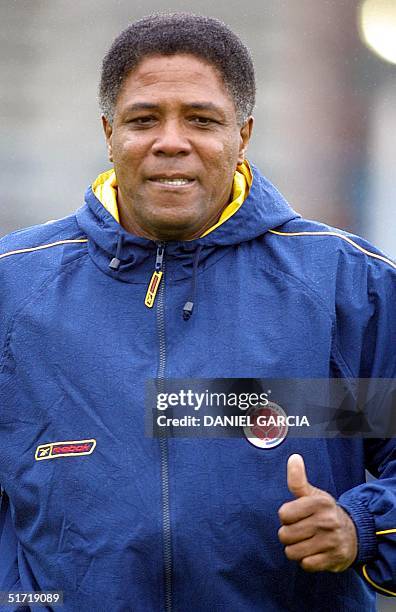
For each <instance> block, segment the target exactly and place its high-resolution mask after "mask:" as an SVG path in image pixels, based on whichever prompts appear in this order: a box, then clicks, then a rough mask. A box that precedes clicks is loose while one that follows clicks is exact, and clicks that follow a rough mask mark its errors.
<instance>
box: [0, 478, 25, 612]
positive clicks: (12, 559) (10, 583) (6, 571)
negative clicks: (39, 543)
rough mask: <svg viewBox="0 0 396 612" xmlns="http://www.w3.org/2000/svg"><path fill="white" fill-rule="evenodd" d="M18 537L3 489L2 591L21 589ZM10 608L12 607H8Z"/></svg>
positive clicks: (0, 513) (0, 521) (0, 528)
mask: <svg viewBox="0 0 396 612" xmlns="http://www.w3.org/2000/svg"><path fill="white" fill-rule="evenodd" d="M17 547H18V543H17V538H16V534H15V530H14V527H13V524H12V519H11V510H10V504H9V499H8V497H7V494H6V493H5V491H4V490H3V489H1V496H0V559H1V563H0V591H12V590H13V591H18V590H20V588H19V586H20V581H19V571H18V562H17ZM8 610H10V608H8Z"/></svg>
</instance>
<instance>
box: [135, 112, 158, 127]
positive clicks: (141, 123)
mask: <svg viewBox="0 0 396 612" xmlns="http://www.w3.org/2000/svg"><path fill="white" fill-rule="evenodd" d="M154 122H155V117H153V116H152V115H144V116H142V117H134V118H133V119H130V120H129V121H128V123H130V124H132V125H133V126H136V127H150V126H151V125H152V124H153V123H154Z"/></svg>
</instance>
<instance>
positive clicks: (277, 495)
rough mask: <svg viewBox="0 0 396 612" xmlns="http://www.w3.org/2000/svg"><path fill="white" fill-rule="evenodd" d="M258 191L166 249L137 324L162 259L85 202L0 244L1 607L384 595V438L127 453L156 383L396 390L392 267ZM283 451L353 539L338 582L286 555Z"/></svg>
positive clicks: (394, 518)
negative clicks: (190, 305) (31, 602)
mask: <svg viewBox="0 0 396 612" xmlns="http://www.w3.org/2000/svg"><path fill="white" fill-rule="evenodd" d="M253 172H254V180H253V185H252V187H251V190H250V194H249V196H248V198H247V200H246V201H245V202H244V204H243V206H242V207H241V208H240V209H239V210H238V211H237V212H236V213H235V214H234V215H233V216H232V217H231V218H230V219H229V220H228V221H227V222H226V223H224V224H223V225H221V226H220V227H219V228H217V229H216V230H215V231H213V232H212V233H210V234H208V235H207V236H206V237H204V238H200V239H197V240H194V241H190V242H169V243H167V244H166V245H165V254H164V258H163V263H162V270H163V272H164V276H163V280H162V283H161V286H160V289H159V293H158V295H157V297H156V301H155V304H154V307H153V308H147V307H146V306H145V304H144V302H145V295H146V290H147V285H148V283H149V281H150V278H151V275H152V272H153V270H154V266H155V261H156V254H157V245H156V244H155V243H153V242H151V241H149V240H146V239H144V238H138V237H135V236H132V235H130V234H128V233H127V232H126V231H124V230H123V229H122V228H121V227H120V226H119V225H118V224H117V222H116V221H115V220H114V219H113V217H112V216H111V215H110V214H109V213H108V212H107V211H106V210H105V208H104V207H103V206H102V204H101V203H100V202H99V201H98V200H97V199H96V197H95V196H94V194H93V192H92V190H91V189H88V191H87V194H86V203H85V205H84V206H83V207H82V208H80V209H79V210H78V211H77V213H76V214H75V215H71V216H69V217H67V218H65V219H61V220H59V221H56V222H52V223H50V224H46V225H42V226H38V227H33V228H30V229H27V230H23V231H20V232H16V233H14V234H12V235H10V236H8V237H6V238H4V239H3V240H1V241H0V316H1V319H0V482H1V485H2V487H3V489H4V491H5V493H6V494H4V495H3V503H2V509H1V514H0V516H1V519H0V590H3V591H4V590H13V591H24V590H42V591H48V590H57V589H61V590H63V592H64V601H65V603H64V608H63V610H64V611H65V612H76V611H77V610H90V611H92V612H96V611H98V612H99V611H103V612H104V611H106V612H107V611H109V610H112V611H113V612H121V611H129V610H131V611H133V612H148V611H153V612H156V611H163V610H164V611H165V610H166V611H167V612H169V611H170V610H172V611H175V612H176V611H177V612H186V611H188V610H191V611H194V612H201V611H213V610H216V611H217V610H219V611H220V610H224V611H227V612H228V611H232V612H258V611H265V612H273V611H274V612H275V611H282V610H291V611H295V612H299V611H303V610H308V609H309V610H315V611H318V610H319V611H326V610H329V611H330V610H332V611H334V610H337V611H342V610H345V611H346V610H347V611H348V612H353V611H356V612H357V611H359V612H361V611H362V610H365V611H368V610H374V609H375V602H374V599H375V590H377V591H378V592H380V593H382V594H387V595H392V594H393V595H395V594H396V446H395V441H394V440H361V439H356V438H354V439H346V438H345V439H333V440H328V439H327V440H326V439H305V440H304V439H296V438H292V437H287V438H286V439H285V440H284V441H283V442H282V443H281V444H280V445H278V446H276V447H274V448H272V449H260V448H257V447H255V446H254V445H252V444H250V443H249V442H248V441H247V440H246V439H244V438H231V439H168V440H165V439H161V440H158V439H154V438H149V437H146V436H145V435H144V381H145V380H146V379H149V378H155V377H157V376H159V377H165V378H187V377H195V378H224V377H230V378H234V377H241V378H307V377H308V378H326V377H329V376H330V377H334V376H336V377H352V378H357V377H385V378H393V377H395V374H396V357H395V346H396V308H395V304H396V300H395V279H396V269H395V264H393V263H392V262H391V261H389V260H387V259H386V257H384V256H383V255H382V254H381V253H380V252H379V251H377V250H376V249H375V248H374V247H372V246H371V245H369V244H367V243H366V242H364V241H363V240H361V239H360V238H357V237H354V236H351V235H348V234H345V233H343V232H341V231H339V230H334V229H332V228H329V227H327V226H324V225H321V224H318V223H315V222H311V221H306V220H303V219H301V218H300V217H299V215H297V214H296V213H295V212H294V211H293V210H292V209H291V208H290V207H289V206H288V204H287V203H286V202H285V201H284V200H283V198H282V197H281V196H280V194H279V193H278V192H277V191H276V190H275V189H274V187H273V186H272V185H271V184H270V183H269V182H268V181H267V180H266V179H264V178H263V177H262V176H261V175H260V173H259V171H258V170H257V169H255V168H254V169H253ZM199 247H200V248H199ZM114 259H117V260H118V261H119V264H120V265H119V266H118V269H115V268H117V265H115V266H114ZM111 261H113V266H112V267H109V263H110V262H111ZM194 262H195V265H196V270H195V272H194V271H193V263H194ZM194 283H195V290H193V285H194ZM194 293H195V297H194V298H193V301H194V312H193V315H192V316H191V318H190V319H189V320H188V321H185V320H183V306H184V304H185V303H186V302H187V301H189V300H191V299H192V295H193V294H194ZM53 443H58V446H57V447H56V448H55V450H54V449H53V448H52V447H51V446H49V445H50V444H53ZM59 443H61V444H60V445H59ZM71 443H74V444H75V446H73V445H72V446H70V444H71ZM76 445H77V447H78V448H77V447H76ZM59 448H60V450H59ZM51 449H52V450H51ZM76 449H77V450H76ZM78 449H79V451H81V452H79V451H78ZM87 449H88V450H87ZM77 451H78V452H77ZM56 452H60V453H63V454H64V456H61V457H59V456H57V457H52V455H53V454H54V453H56ZM294 452H298V453H300V454H302V455H303V457H304V460H305V464H306V467H307V473H308V477H309V480H310V482H311V483H312V484H313V485H315V486H317V487H319V488H321V489H325V490H326V491H328V492H329V493H331V494H332V495H333V496H334V497H336V498H337V499H339V503H340V504H341V505H342V506H343V507H344V508H345V509H346V510H347V511H348V512H349V514H350V515H351V517H352V518H353V520H354V522H355V525H356V528H357V532H358V538H359V553H358V559H357V561H356V563H355V564H354V566H353V567H352V568H350V569H348V570H347V571H345V572H342V573H338V574H336V573H330V572H321V573H314V574H309V573H306V572H304V571H303V570H302V569H300V567H299V565H298V564H297V563H294V562H291V561H289V560H288V559H287V558H286V556H285V554H284V552H283V547H282V545H281V544H280V542H279V540H278V537H277V530H278V528H279V519H278V516H277V511H278V508H279V507H280V506H281V505H282V504H283V503H284V502H286V501H288V500H290V499H291V494H290V493H289V491H288V489H287V484H286V461H287V458H288V457H289V455H290V454H292V453H294ZM46 453H47V454H49V455H51V457H50V459H49V460H40V458H41V454H43V456H44V457H45V454H46ZM73 453H74V456H73ZM365 468H368V469H369V470H370V471H371V472H372V473H373V474H374V476H376V477H377V479H375V480H372V481H371V482H369V483H365ZM0 609H1V608H0ZM4 609H5V610H8V611H10V610H12V607H7V608H4ZM20 609H21V608H20ZM31 609H35V608H34V606H32V608H31ZM47 609H48V608H47Z"/></svg>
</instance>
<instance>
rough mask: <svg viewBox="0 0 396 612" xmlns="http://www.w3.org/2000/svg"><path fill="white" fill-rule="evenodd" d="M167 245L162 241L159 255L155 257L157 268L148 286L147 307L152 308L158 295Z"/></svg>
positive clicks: (158, 249)
mask: <svg viewBox="0 0 396 612" xmlns="http://www.w3.org/2000/svg"><path fill="white" fill-rule="evenodd" d="M164 252H165V245H164V244H163V243H162V242H160V243H159V244H158V246H157V255H156V258H155V270H154V272H153V275H152V277H151V279H150V282H149V286H148V287H147V293H146V299H145V300H144V303H145V305H146V306H147V308H152V307H153V306H154V302H155V296H156V295H157V291H158V288H159V286H160V282H161V278H162V275H163V272H162V262H163V259H164Z"/></svg>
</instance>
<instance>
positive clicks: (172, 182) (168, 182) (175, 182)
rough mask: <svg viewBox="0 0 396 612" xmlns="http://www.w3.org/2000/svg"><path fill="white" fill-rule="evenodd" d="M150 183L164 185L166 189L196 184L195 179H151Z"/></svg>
mask: <svg viewBox="0 0 396 612" xmlns="http://www.w3.org/2000/svg"><path fill="white" fill-rule="evenodd" d="M149 181H150V183H155V184H157V185H164V186H166V187H184V186H185V185H191V184H192V183H194V179H189V178H182V177H180V178H154V179H149Z"/></svg>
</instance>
